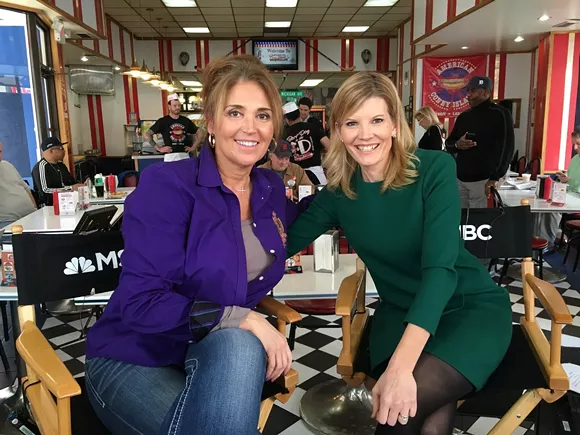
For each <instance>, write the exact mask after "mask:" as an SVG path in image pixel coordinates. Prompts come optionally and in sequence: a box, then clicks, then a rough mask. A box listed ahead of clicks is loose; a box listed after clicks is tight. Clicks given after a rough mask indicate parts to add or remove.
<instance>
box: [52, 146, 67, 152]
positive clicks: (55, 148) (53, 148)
mask: <svg viewBox="0 0 580 435" xmlns="http://www.w3.org/2000/svg"><path fill="white" fill-rule="evenodd" d="M51 150H59V151H64V147H52V148H51Z"/></svg>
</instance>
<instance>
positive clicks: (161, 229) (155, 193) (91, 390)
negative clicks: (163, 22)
mask: <svg viewBox="0 0 580 435" xmlns="http://www.w3.org/2000/svg"><path fill="white" fill-rule="evenodd" d="M203 84H204V87H203V100H204V117H205V119H206V121H207V131H208V133H209V138H208V142H207V144H205V145H204V146H203V147H202V150H201V153H200V155H199V157H195V158H191V159H186V160H181V161H177V162H173V163H159V164H156V165H154V166H152V167H151V168H149V169H148V170H147V171H144V172H143V174H142V177H141V180H140V183H139V188H138V189H137V190H135V191H134V192H133V193H132V194H131V195H130V196H129V197H128V198H127V200H126V202H125V214H124V221H123V239H124V241H125V250H124V252H123V271H122V273H121V278H120V281H119V286H118V287H117V289H116V290H115V291H114V293H113V295H112V297H111V300H110V302H109V304H108V306H107V309H106V310H105V313H104V314H103V316H102V317H101V318H100V319H99V320H98V321H97V323H96V324H95V325H94V326H93V327H92V328H91V331H90V333H89V335H88V338H87V358H86V383H87V386H89V387H88V388H87V394H88V397H89V399H90V401H91V403H92V405H93V408H94V410H95V412H96V413H97V415H98V416H99V418H100V419H101V420H102V421H103V423H104V424H105V425H106V426H107V427H108V429H109V430H110V431H111V432H112V433H113V434H114V435H126V434H137V433H139V434H147V435H149V434H172V435H222V434H236V435H256V433H257V429H256V428H257V427H258V416H259V411H260V400H261V393H262V387H263V385H264V381H265V380H275V379H277V378H278V377H279V376H280V375H282V374H286V373H288V371H289V370H290V365H291V363H292V354H291V353H290V349H289V347H288V343H287V341H286V338H285V337H284V335H283V334H281V333H280V332H278V330H277V329H276V328H274V327H273V326H272V325H271V324H270V323H269V322H268V321H267V320H266V319H265V318H264V317H262V316H261V315H260V314H257V313H256V312H254V311H252V308H254V307H255V306H256V305H257V304H258V302H259V301H260V300H261V299H262V298H263V297H264V296H266V295H267V294H268V293H269V292H270V291H271V290H272V288H273V287H274V286H275V285H276V284H277V283H278V282H279V281H280V279H282V277H283V275H284V264H285V259H286V251H285V248H284V246H285V243H286V234H285V228H287V227H288V224H289V223H291V221H293V220H294V217H295V214H296V212H297V210H296V209H295V208H294V207H296V206H295V205H294V204H291V203H290V202H289V201H287V199H286V197H285V195H284V186H283V184H282V181H281V180H280V178H279V177H278V176H277V175H276V174H274V173H272V171H268V170H265V169H259V168H255V167H254V165H255V163H256V162H257V161H258V160H259V159H260V157H262V156H263V155H264V154H265V153H266V150H267V149H268V147H269V145H270V144H271V143H272V141H273V137H274V136H275V135H278V134H279V132H280V131H281V126H282V117H281V114H282V104H281V101H280V96H279V93H278V87H277V86H276V83H275V82H274V80H273V78H272V75H271V74H270V72H269V71H268V70H267V69H266V68H265V67H264V66H263V65H262V64H261V62H260V61H259V60H258V59H257V58H256V57H254V56H252V55H238V56H229V57H226V58H222V59H218V60H215V61H213V62H211V63H210V64H208V65H207V66H206V67H205V69H204V77H203ZM144 411H145V412H144Z"/></svg>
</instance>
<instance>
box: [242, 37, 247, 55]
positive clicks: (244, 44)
mask: <svg viewBox="0 0 580 435" xmlns="http://www.w3.org/2000/svg"><path fill="white" fill-rule="evenodd" d="M242 42H243V44H242V46H241V47H240V48H241V49H242V54H246V44H247V43H248V40H247V39H242Z"/></svg>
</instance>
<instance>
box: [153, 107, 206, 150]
mask: <svg viewBox="0 0 580 435" xmlns="http://www.w3.org/2000/svg"><path fill="white" fill-rule="evenodd" d="M151 131H152V132H153V133H158V134H161V135H162V136H163V143H164V144H165V145H166V146H170V147H171V148H172V149H173V152H174V153H183V152H185V147H186V146H191V145H193V143H189V142H191V141H187V142H186V138H187V135H188V134H195V133H196V132H197V127H196V126H195V124H194V123H193V122H191V120H190V119H188V118H186V117H185V116H179V117H178V118H177V119H175V118H172V117H171V116H169V115H166V116H164V117H163V118H159V119H158V120H157V121H156V122H155V124H153V125H152V126H151Z"/></svg>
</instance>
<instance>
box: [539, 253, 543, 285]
mask: <svg viewBox="0 0 580 435" xmlns="http://www.w3.org/2000/svg"><path fill="white" fill-rule="evenodd" d="M538 261H539V263H540V279H544V250H543V249H538Z"/></svg>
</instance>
